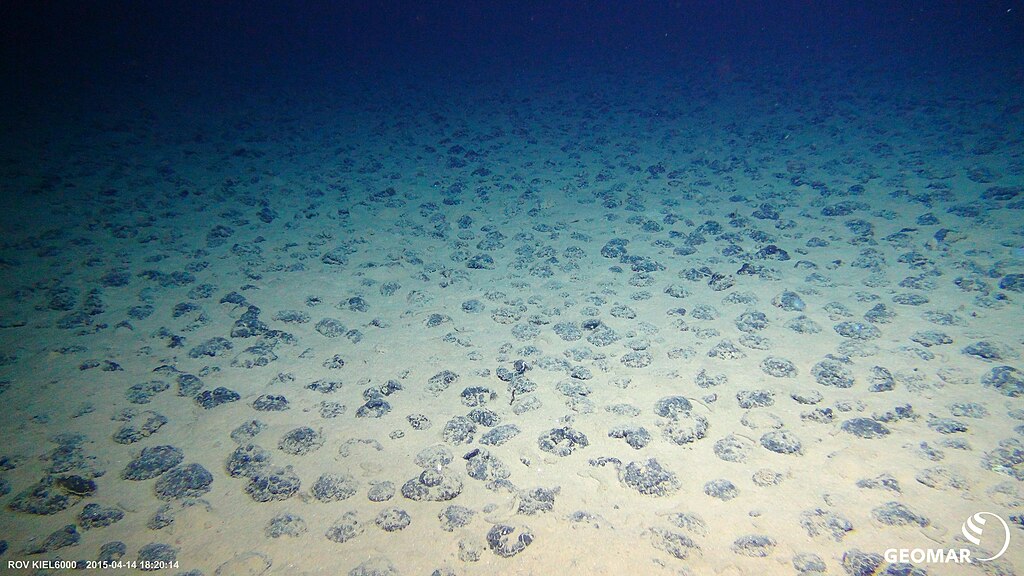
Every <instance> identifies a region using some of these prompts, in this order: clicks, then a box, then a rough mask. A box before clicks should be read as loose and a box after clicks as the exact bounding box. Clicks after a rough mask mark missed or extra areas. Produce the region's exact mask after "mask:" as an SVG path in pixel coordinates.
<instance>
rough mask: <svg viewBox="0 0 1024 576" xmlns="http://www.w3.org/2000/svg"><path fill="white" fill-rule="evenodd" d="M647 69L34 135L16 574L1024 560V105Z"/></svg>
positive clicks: (15, 422)
mask: <svg viewBox="0 0 1024 576" xmlns="http://www.w3.org/2000/svg"><path fill="white" fill-rule="evenodd" d="M643 82H648V85H644V86H643V88H644V89H643V90H640V89H639V88H638V86H640V85H641V83H643ZM610 85H611V84H609V85H600V84H597V83H595V84H594V85H593V86H585V87H578V86H577V87H576V88H578V90H577V91H575V92H571V91H568V90H567V91H566V92H565V93H559V92H558V91H557V89H555V88H548V89H547V90H546V91H543V93H540V92H536V93H532V94H527V91H525V90H524V91H523V93H517V92H515V91H509V90H508V89H507V88H506V89H495V90H493V91H492V90H482V89H481V90H479V91H477V92H474V93H473V94H460V95H455V96H452V95H451V94H448V95H447V96H446V97H445V98H441V97H440V96H438V97H436V98H435V97H434V96H433V95H434V94H435V93H436V94H438V95H442V94H443V93H444V91H443V90H442V89H440V88H438V89H437V90H436V91H434V92H432V91H431V90H430V89H425V90H423V91H422V92H421V93H417V94H414V93H412V92H404V93H403V92H401V91H398V90H395V91H377V92H372V91H369V90H365V91H363V90H361V89H358V88H352V92H351V93H349V94H346V95H338V94H333V95H331V96H324V97H323V99H322V100H316V99H315V98H310V102H314V103H309V104H306V105H300V104H295V103H292V104H291V105H290V106H289V107H288V108H287V109H285V108H283V107H280V108H275V104H274V103H273V102H267V103H261V102H258V101H253V102H251V103H249V104H248V105H247V106H243V107H241V108H240V109H235V110H231V111H225V112H222V113H217V112H216V111H208V112H206V113H205V114H198V113H195V111H192V113H190V114H183V113H182V111H181V110H175V109H173V108H167V109H166V110H164V109H161V108H160V107H159V106H155V107H154V109H155V111H154V112H151V113H150V114H147V115H134V114H131V113H128V112H104V113H101V112H96V111H92V112H89V114H86V115H85V116H84V117H83V119H82V120H81V123H80V124H70V125H67V126H64V127H63V128H62V130H61V131H60V132H57V131H53V132H51V133H47V132H46V131H45V130H41V129H38V128H37V127H35V126H32V125H31V124H22V125H21V126H20V127H18V128H17V129H18V130H22V131H23V132H24V133H25V134H28V133H29V132H34V135H33V137H32V138H26V140H25V142H24V145H23V146H21V147H18V148H17V149H15V148H12V147H5V152H4V158H3V165H2V166H0V169H2V171H3V174H2V178H3V182H4V184H3V185H4V188H5V190H9V191H11V192H12V193H17V194H20V195H23V196H25V199H24V202H26V203H27V204H26V207H23V210H24V211H23V212H22V214H24V215H25V217H24V218H23V219H22V220H21V223H22V225H24V226H29V227H30V229H25V228H22V229H19V230H13V229H11V231H10V232H5V234H4V238H3V240H4V246H3V251H2V260H0V267H2V273H3V278H4V284H3V285H4V293H3V300H2V306H3V313H2V321H3V327H2V332H0V338H2V348H0V364H2V366H0V400H2V401H3V407H4V410H3V412H2V416H0V419H2V428H0V438H2V448H0V469H2V472H0V494H2V497H0V505H2V510H0V526H2V528H0V540H2V543H0V550H2V552H0V561H3V562H4V563H5V565H6V561H8V560H17V559H48V560H53V559H58V558H60V559H66V560H83V561H84V560H92V559H98V558H102V559H119V558H120V559H124V560H138V559H142V560H169V559H175V560H177V562H178V565H177V566H178V567H177V568H176V569H169V570H165V571H164V572H165V573H169V574H175V573H182V574H198V573H203V574H215V573H216V574H261V573H267V574H304V573H308V574H317V573H325V574H328V573H329V574H345V573H349V574H359V575H368V574H378V575H383V574H430V573H434V574H493V573H509V574H512V573H517V574H530V573H532V574H550V573H555V572H557V571H569V572H571V573H592V574H602V573H605V574H618V573H621V572H622V571H623V570H626V569H629V570H634V571H636V572H638V573H644V574H659V573H663V574H686V573H693V574H706V573H714V572H722V573H755V572H760V573H768V574H798V573H805V574H813V573H818V572H822V573H830V574H851V575H858V576H863V575H867V574H874V573H876V572H877V573H891V574H896V573H900V574H903V573H911V572H909V567H908V566H906V565H898V564H897V565H889V564H888V563H887V562H886V561H885V559H884V558H883V557H882V554H883V552H884V551H885V550H886V549H888V548H928V547H941V548H964V547H966V548H970V549H972V550H973V551H974V553H975V554H976V555H983V554H986V553H989V552H991V550H984V549H979V548H978V547H975V546H973V545H971V544H969V543H967V542H966V540H965V539H964V538H963V536H962V535H961V525H962V523H963V522H964V520H965V519H966V518H968V517H969V516H970V515H971V514H974V513H976V512H980V511H988V512H993V513H996V514H999V515H1000V516H1001V517H1003V518H1005V519H1006V520H1007V521H1008V523H1009V525H1010V527H1011V532H1012V538H1013V539H1014V542H1016V544H1017V545H1016V546H1014V545H1011V547H1010V550H1009V551H1008V552H1007V553H1006V554H1005V555H1004V556H1003V557H1002V558H1001V559H1000V560H999V561H997V562H994V563H989V564H986V565H975V566H957V565H942V566H925V565H918V566H917V569H918V570H919V572H913V573H915V574H916V573H949V574H959V573H963V574H1012V573H1014V571H1015V570H1016V571H1017V572H1020V571H1021V568H1022V566H1024V546H1019V543H1020V542H1022V541H1024V531H1022V530H1021V526H1022V525H1024V519H1022V516H1024V485H1022V483H1021V481H1022V480H1024V438H1022V434H1024V402H1022V400H1021V398H1022V397H1024V371H1022V369H1021V357H1020V350H1021V345H1022V343H1024V332H1022V330H1021V326H1022V325H1024V306H1022V305H1021V302H1022V301H1024V253H1022V247H1024V237H1022V229H1021V224H1020V218H1021V213H1022V212H1021V210H1022V209H1024V154H1022V145H1021V141H1020V131H1019V130H1020V129H1019V127H1020V125H1021V122H1022V121H1024V117H1022V112H1021V110H1022V107H1021V101H1020V96H1019V95H1018V96H1003V95H1000V94H999V93H995V94H988V95H987V97H986V98H985V99H979V100H972V99H970V98H967V97H963V95H954V94H951V93H945V92H942V90H943V89H940V88H933V87H929V86H927V85H924V86H921V87H918V89H920V91H910V90H908V91H906V92H899V93H890V94H881V93H879V92H877V91H872V90H870V89H869V88H868V87H860V88H858V87H857V86H852V87H851V86H850V85H848V84H846V83H843V82H839V81H836V82H832V81H830V80H829V79H827V78H808V79H807V80H806V82H805V85H806V91H805V92H802V93H798V94H797V93H792V92H786V91H784V90H782V89H781V88H780V85H778V84H776V83H774V81H772V80H768V79H759V80H752V81H741V80H736V81H733V82H732V83H729V82H723V81H721V80H720V81H719V82H718V83H717V84H715V85H713V86H711V87H708V88H704V87H697V88H692V87H688V86H703V84H702V83H699V82H696V81H691V80H688V79H686V78H682V77H681V78H679V79H677V80H676V81H675V82H673V83H672V84H671V85H668V84H658V83H654V82H649V81H645V80H637V81H636V82H630V83H619V84H617V85H619V86H629V87H630V89H629V90H626V89H624V88H623V89H616V88H609V87H608V86H610ZM584 88H585V89H584ZM850 90H852V91H853V92H852V94H851V93H850V92H849V91H850ZM389 94H402V95H401V96H389ZM637 94H643V96H642V97H641V96H638V95H637ZM766 95H772V96H771V97H769V96H766ZM840 96H842V98H840ZM33 138H34V139H35V141H33ZM6 201H8V202H13V201H12V200H6ZM730 570H731V572H730ZM887 570H888V572H886V571H887ZM901 570H903V571H901Z"/></svg>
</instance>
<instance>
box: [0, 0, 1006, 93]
mask: <svg viewBox="0 0 1024 576" xmlns="http://www.w3.org/2000/svg"><path fill="white" fill-rule="evenodd" d="M0 51H2V74H3V76H2V78H3V86H4V87H5V88H4V90H3V92H4V99H5V100H7V102H5V104H6V107H9V106H12V105H15V104H24V103H25V101H26V100H27V101H29V102H31V101H32V100H33V99H48V98H49V99H53V98H58V99H59V98H61V97H74V95H75V94H89V95H90V96H91V95H92V90H101V91H108V90H109V91H116V90H130V89H133V88H138V87H149V89H152V90H161V91H167V90H171V91H173V90H193V91H201V92H206V93H214V94H215V93H216V92H217V91H218V90H222V91H223V90H224V89H225V88H227V87H226V86H225V85H224V84H225V83H229V84H234V85H235V86H236V87H247V86H255V85H259V86H264V87H266V86H271V87H273V86H285V85H295V84H298V85H304V86H330V87H344V84H345V82H346V80H348V79H351V78H352V77H353V76H359V77H370V78H373V77H381V76H394V75H398V76H402V75H405V76H407V77H408V78H409V79H411V80H415V79H417V78H421V77H427V78H444V79H450V80H451V81H452V82H462V83H465V82H472V81H474V79H479V78H480V77H481V76H484V77H487V76H492V77H493V76H496V77H497V79H501V80H505V81H509V82H515V81H516V79H517V78H518V77H519V75H522V74H528V73H530V72H537V71H544V70H550V69H555V70H559V71H561V72H563V73H576V74H586V73H587V72H588V71H590V70H594V69H602V70H613V71H614V70H642V71H643V72H644V73H647V74H650V75H666V74H672V73H673V72H674V71H676V70H679V69H687V68H692V67H694V66H698V65H707V64H709V63H710V64H711V65H712V66H713V67H714V68H715V69H718V70H720V71H721V72H722V73H742V72H743V70H744V69H745V68H748V67H766V66H773V65H779V64H780V63H786V64H787V65H789V66H801V67H816V68H822V69H824V68H829V67H841V68H844V69H857V68H862V67H871V68H882V69H887V70H890V71H891V72H892V74H893V75H894V79H896V78H899V77H900V75H903V74H908V73H910V72H911V71H917V72H919V73H925V72H928V73H934V74H956V75H957V76H955V77H956V78H958V79H962V78H963V77H964V75H968V76H969V75H970V74H971V73H977V74H981V73H985V74H989V75H991V74H995V75H996V76H998V77H999V78H1001V79H1002V80H1003V81H1006V82H1015V83H1017V84H1022V85H1024V76H1022V74H1024V72H1022V71H1024V64H1022V62H1024V2H1021V1H1020V0H995V1H993V0H978V1H962V2H954V1H939V2H934V1H927V2H926V1H919V0H913V1H906V2H893V1H869V2H845V1H808V0H788V1H770V2H753V1H744V0H697V1H677V2H662V1H647V0H640V1H637V2H619V1H610V0H600V1H562V2H540V1H531V0H526V1H507V0H488V1H484V2H477V1H463V2H443V1H442V2H399V1H393V0H385V1H380V0H373V1H364V2H349V1H339V2H323V1H309V2H267V1H260V2H178V1H174V2H167V1H147V2H137V1H118V0H111V1H102V2H94V1H86V2H19V1H15V2H5V3H4V4H3V5H2V6H0ZM952 77H953V76H951V78H952ZM55 91H56V92H58V93H54V92H55ZM224 93H225V94H230V93H231V91H230V90H227V91H225V92H224ZM51 101H53V100H51Z"/></svg>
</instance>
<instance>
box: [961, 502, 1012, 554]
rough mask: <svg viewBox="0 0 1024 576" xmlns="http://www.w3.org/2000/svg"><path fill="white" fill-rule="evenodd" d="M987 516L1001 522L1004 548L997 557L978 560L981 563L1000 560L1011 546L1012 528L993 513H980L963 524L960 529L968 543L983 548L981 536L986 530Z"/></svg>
mask: <svg viewBox="0 0 1024 576" xmlns="http://www.w3.org/2000/svg"><path fill="white" fill-rule="evenodd" d="M986 516H991V517H993V518H995V519H996V520H999V523H1000V524H1002V525H1003V547H1002V548H1000V549H999V553H998V554H996V555H995V556H991V557H989V558H978V559H977V560H978V561H980V562H988V561H990V560H995V559H996V558H999V557H1000V556H1002V555H1003V553H1004V552H1006V549H1007V548H1009V546H1010V527H1009V526H1008V525H1007V524H1006V521H1005V520H1003V519H1002V518H1000V517H999V516H997V515H996V514H993V513H991V512H978V513H977V514H975V515H973V516H971V517H970V518H968V519H967V521H966V522H964V523H963V526H961V527H960V533H961V534H963V535H964V538H967V541H968V542H970V543H971V544H974V545H975V546H981V536H982V533H983V532H984V530H985V517H986Z"/></svg>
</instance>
